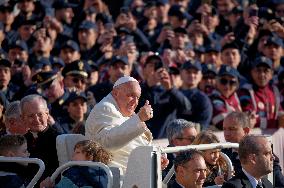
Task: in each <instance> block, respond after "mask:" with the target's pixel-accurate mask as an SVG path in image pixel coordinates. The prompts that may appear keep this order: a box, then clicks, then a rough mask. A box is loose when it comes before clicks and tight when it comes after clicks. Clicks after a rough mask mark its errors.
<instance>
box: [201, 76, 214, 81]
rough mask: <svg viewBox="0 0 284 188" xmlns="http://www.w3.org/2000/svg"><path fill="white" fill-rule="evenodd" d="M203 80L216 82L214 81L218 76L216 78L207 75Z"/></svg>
mask: <svg viewBox="0 0 284 188" xmlns="http://www.w3.org/2000/svg"><path fill="white" fill-rule="evenodd" d="M202 78H203V79H204V80H214V79H216V76H214V75H205V76H203V77H202Z"/></svg>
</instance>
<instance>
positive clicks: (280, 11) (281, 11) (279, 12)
mask: <svg viewBox="0 0 284 188" xmlns="http://www.w3.org/2000/svg"><path fill="white" fill-rule="evenodd" d="M275 11H276V12H277V13H278V14H284V10H282V9H278V10H277V9H276V10H275Z"/></svg>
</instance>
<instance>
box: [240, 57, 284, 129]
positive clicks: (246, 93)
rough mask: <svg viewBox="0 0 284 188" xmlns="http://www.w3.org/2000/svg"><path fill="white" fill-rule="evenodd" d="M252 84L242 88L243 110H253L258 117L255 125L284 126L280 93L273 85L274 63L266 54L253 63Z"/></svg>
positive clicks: (266, 126)
mask: <svg viewBox="0 0 284 188" xmlns="http://www.w3.org/2000/svg"><path fill="white" fill-rule="evenodd" d="M250 75H251V78H252V83H251V84H246V85H244V86H243V87H242V88H241V90H240V94H239V97H240V101H241V105H242V109H243V111H247V112H250V113H251V112H253V113H255V114H256V115H257V116H258V117H257V119H256V120H257V122H256V125H255V127H260V128H261V129H267V128H278V127H279V126H283V123H284V122H283V111H282V108H281V105H280V93H279V90H278V89H277V87H276V86H274V85H271V84H270V81H271V79H272V76H273V63H272V61H271V60H270V59H269V58H267V57H264V56H260V57H258V58H256V59H255V61H254V62H253V63H252V64H251V71H250Z"/></svg>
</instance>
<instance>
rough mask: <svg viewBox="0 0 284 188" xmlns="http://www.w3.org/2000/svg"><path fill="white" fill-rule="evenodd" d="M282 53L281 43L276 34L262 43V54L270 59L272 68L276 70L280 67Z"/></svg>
mask: <svg viewBox="0 0 284 188" xmlns="http://www.w3.org/2000/svg"><path fill="white" fill-rule="evenodd" d="M282 53H283V41H282V39H281V38H280V37H278V36H277V35H276V34H273V35H272V36H270V37H268V39H267V40H266V42H265V43H264V49H263V54H264V55H265V56H266V57H267V58H269V59H271V61H272V63H273V64H272V65H273V66H272V68H273V69H274V70H277V69H278V68H279V66H280V59H281V57H282Z"/></svg>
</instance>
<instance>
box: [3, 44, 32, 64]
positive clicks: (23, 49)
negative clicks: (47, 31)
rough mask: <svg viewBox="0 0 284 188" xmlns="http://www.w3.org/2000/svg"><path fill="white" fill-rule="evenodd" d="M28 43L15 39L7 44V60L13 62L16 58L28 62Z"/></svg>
mask: <svg viewBox="0 0 284 188" xmlns="http://www.w3.org/2000/svg"><path fill="white" fill-rule="evenodd" d="M28 51H29V49H28V45H27V43H26V42H25V41H23V40H17V41H15V42H13V43H12V44H11V45H10V46H9V51H8V58H9V61H11V62H14V61H15V60H16V59H18V60H20V61H22V62H25V63H26V62H28V58H29V52H28Z"/></svg>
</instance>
